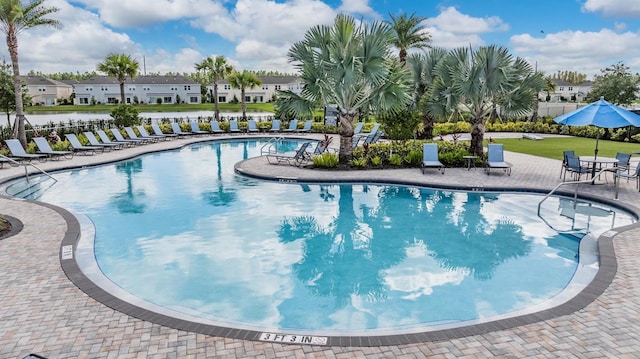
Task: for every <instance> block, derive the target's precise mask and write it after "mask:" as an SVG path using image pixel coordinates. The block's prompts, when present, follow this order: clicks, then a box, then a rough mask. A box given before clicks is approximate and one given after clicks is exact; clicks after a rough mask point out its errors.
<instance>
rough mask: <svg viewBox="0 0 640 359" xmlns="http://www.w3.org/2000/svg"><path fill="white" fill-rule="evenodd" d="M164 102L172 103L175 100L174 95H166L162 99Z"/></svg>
mask: <svg viewBox="0 0 640 359" xmlns="http://www.w3.org/2000/svg"><path fill="white" fill-rule="evenodd" d="M162 102H164V103H172V102H173V97H171V96H165V97H164V98H163V99H162Z"/></svg>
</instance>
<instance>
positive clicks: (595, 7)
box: [582, 0, 640, 18]
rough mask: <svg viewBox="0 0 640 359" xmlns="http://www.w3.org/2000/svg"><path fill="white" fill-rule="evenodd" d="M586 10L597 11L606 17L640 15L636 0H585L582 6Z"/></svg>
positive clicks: (638, 3)
mask: <svg viewBox="0 0 640 359" xmlns="http://www.w3.org/2000/svg"><path fill="white" fill-rule="evenodd" d="M582 10H583V11H586V12H599V13H602V15H604V16H606V17H625V18H633V17H640V1H638V0H587V1H586V2H585V3H584V5H583V6H582Z"/></svg>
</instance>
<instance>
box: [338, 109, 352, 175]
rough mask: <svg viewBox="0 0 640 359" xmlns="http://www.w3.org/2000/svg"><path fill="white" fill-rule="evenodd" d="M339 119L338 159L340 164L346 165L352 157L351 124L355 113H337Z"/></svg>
mask: <svg viewBox="0 0 640 359" xmlns="http://www.w3.org/2000/svg"><path fill="white" fill-rule="evenodd" d="M338 119H339V120H340V152H338V160H339V162H340V163H341V164H343V165H347V164H349V163H350V162H351V159H352V158H353V124H354V123H355V120H356V115H343V114H338Z"/></svg>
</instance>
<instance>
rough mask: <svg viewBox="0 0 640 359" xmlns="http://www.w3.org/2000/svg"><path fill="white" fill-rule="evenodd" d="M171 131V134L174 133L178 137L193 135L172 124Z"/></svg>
mask: <svg viewBox="0 0 640 359" xmlns="http://www.w3.org/2000/svg"><path fill="white" fill-rule="evenodd" d="M171 130H172V131H173V133H175V134H176V135H178V136H185V137H186V136H192V135H193V133H191V132H189V131H183V130H182V128H180V125H179V124H177V123H175V122H172V123H171Z"/></svg>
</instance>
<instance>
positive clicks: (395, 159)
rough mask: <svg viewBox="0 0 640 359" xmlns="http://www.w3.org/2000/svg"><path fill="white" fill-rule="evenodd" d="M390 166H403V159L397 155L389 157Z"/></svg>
mask: <svg viewBox="0 0 640 359" xmlns="http://www.w3.org/2000/svg"><path fill="white" fill-rule="evenodd" d="M389 164H391V165H393V166H400V165H401V164H402V157H400V155H399V154H397V153H394V154H392V155H391V156H389Z"/></svg>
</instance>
